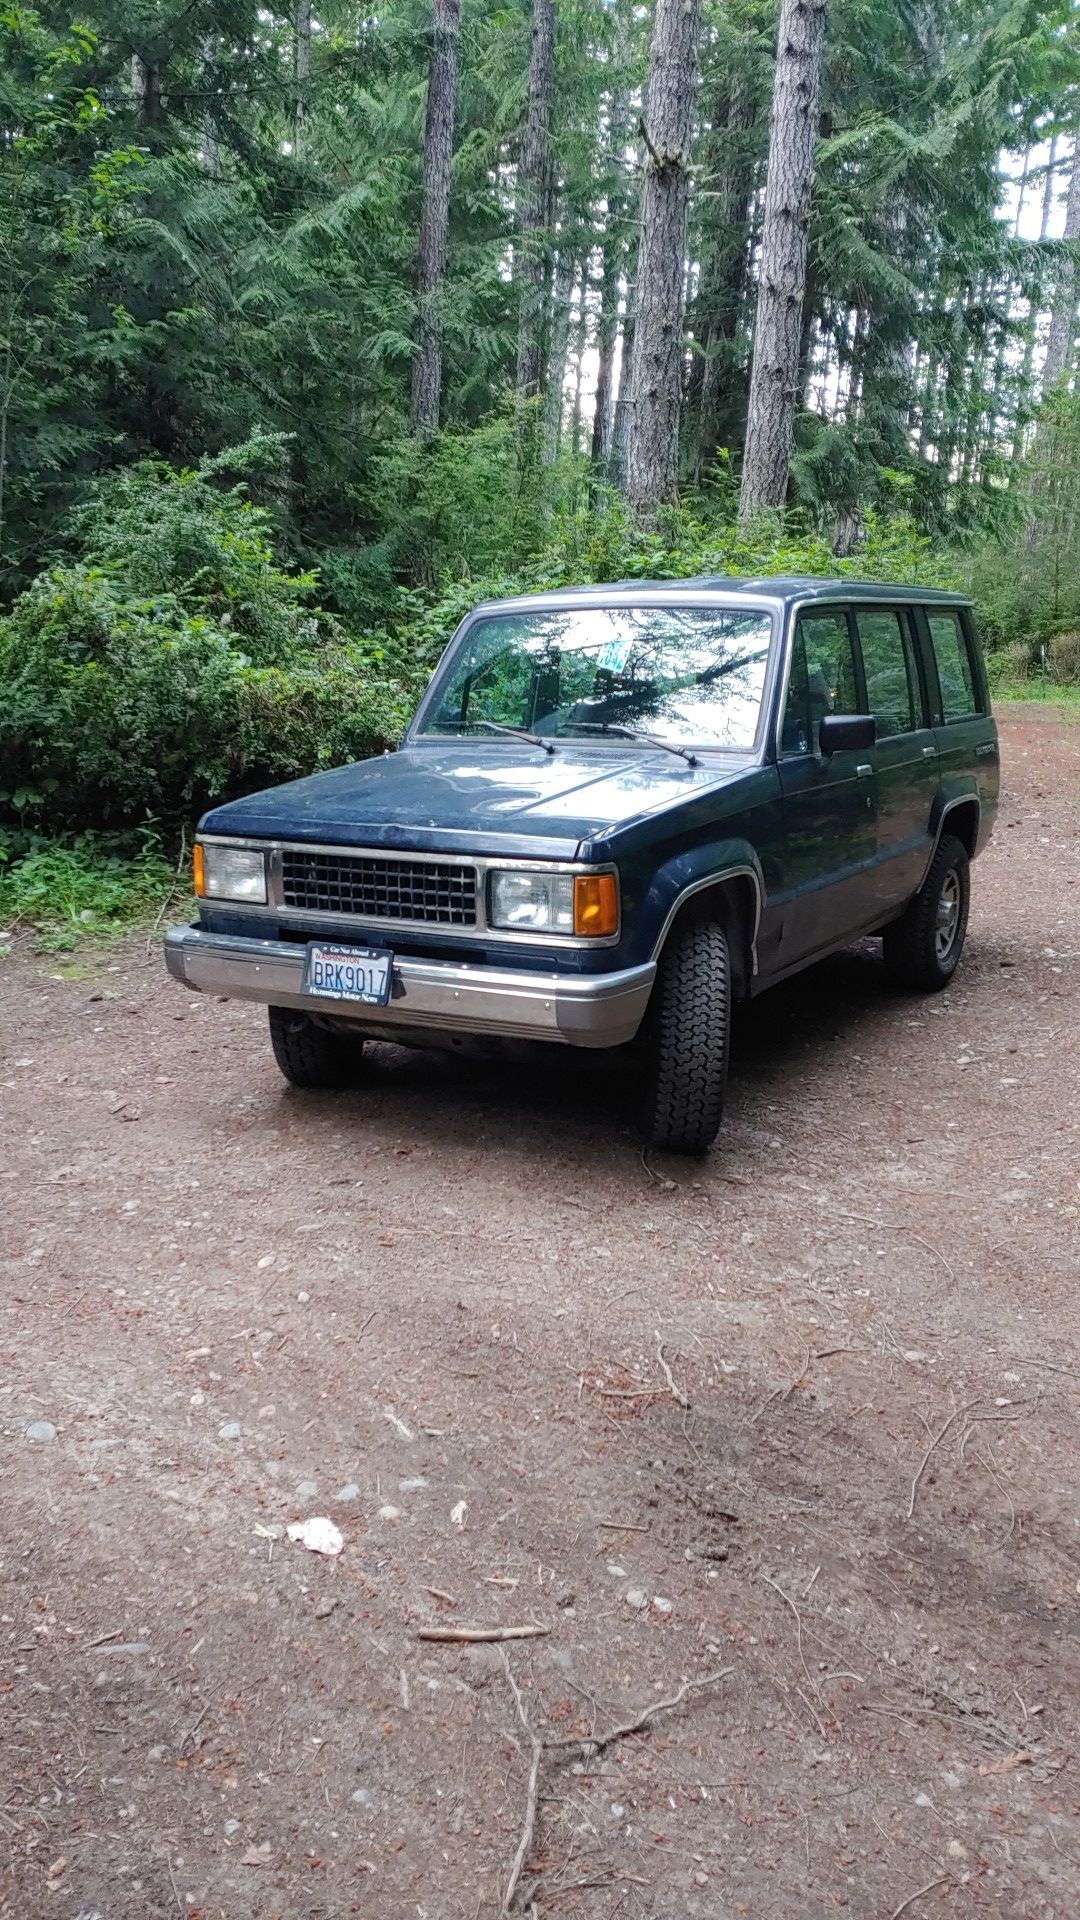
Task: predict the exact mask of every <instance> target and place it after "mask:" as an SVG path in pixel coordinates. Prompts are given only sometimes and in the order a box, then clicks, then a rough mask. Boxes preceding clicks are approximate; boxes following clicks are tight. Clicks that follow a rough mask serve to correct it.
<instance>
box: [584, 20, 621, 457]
mask: <svg viewBox="0 0 1080 1920" xmlns="http://www.w3.org/2000/svg"><path fill="white" fill-rule="evenodd" d="M611 58H612V65H613V67H614V69H615V82H614V85H613V87H612V91H611V95H610V99H609V102H608V135H607V149H608V153H607V163H608V168H609V174H610V180H609V186H608V194H607V205H606V208H605V211H604V237H603V240H602V242H601V248H600V305H599V311H598V314H597V321H596V355H597V364H596V405H595V408H594V411H593V427H592V458H593V461H594V462H595V464H596V465H597V466H598V467H604V466H606V464H607V462H608V460H609V459H610V457H611V439H612V429H613V426H614V419H615V387H614V378H613V376H614V372H615V343H616V341H617V339H618V335H619V280H620V276H621V271H622V266H623V261H624V259H625V256H626V231H625V221H626V183H625V176H624V171H623V169H624V153H625V148H626V142H627V134H628V129H627V93H626V68H627V62H628V59H629V9H628V6H627V5H626V3H625V0H624V3H623V4H622V5H621V6H618V7H617V8H616V12H615V28H614V36H613V43H612V55H611Z"/></svg>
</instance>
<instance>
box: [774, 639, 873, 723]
mask: <svg viewBox="0 0 1080 1920" xmlns="http://www.w3.org/2000/svg"><path fill="white" fill-rule="evenodd" d="M858 711H859V699H858V692H857V682H856V678H855V656H854V654H853V653H852V649H851V634H850V632H849V630H848V623H847V615H846V614H845V613H827V612H825V611H824V609H823V610H822V612H821V613H803V614H800V615H799V619H798V621H797V623H796V626H795V644H794V647H793V648H792V654H791V677H790V679H789V681H788V692H787V701H786V703H785V706H784V731H783V735H782V738H781V747H782V749H783V751H784V753H814V752H815V751H816V749H817V743H818V728H819V727H820V725H821V722H822V720H823V719H824V718H825V715H826V714H827V713H858Z"/></svg>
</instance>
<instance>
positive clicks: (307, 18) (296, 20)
mask: <svg viewBox="0 0 1080 1920" xmlns="http://www.w3.org/2000/svg"><path fill="white" fill-rule="evenodd" d="M310 76H311V0H296V12H295V14H294V16H293V152H294V153H295V152H297V151H298V149H299V146H300V142H301V139H302V138H303V130H304V116H305V114H306V113H307V92H308V80H309V78H310Z"/></svg>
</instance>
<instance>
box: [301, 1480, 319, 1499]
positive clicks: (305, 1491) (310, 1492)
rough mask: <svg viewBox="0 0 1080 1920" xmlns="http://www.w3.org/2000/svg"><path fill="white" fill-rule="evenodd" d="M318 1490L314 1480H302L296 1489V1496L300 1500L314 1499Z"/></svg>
mask: <svg viewBox="0 0 1080 1920" xmlns="http://www.w3.org/2000/svg"><path fill="white" fill-rule="evenodd" d="M318 1491H319V1489H318V1487H317V1486H316V1485H315V1482H314V1480H301V1482H300V1484H299V1486H298V1487H297V1489H296V1497H297V1499H298V1500H314V1498H315V1495H316V1494H317V1493H318Z"/></svg>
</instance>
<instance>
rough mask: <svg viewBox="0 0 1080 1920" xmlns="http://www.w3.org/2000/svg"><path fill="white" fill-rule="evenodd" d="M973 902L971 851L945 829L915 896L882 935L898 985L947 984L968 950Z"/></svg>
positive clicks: (925, 987)
mask: <svg viewBox="0 0 1080 1920" xmlns="http://www.w3.org/2000/svg"><path fill="white" fill-rule="evenodd" d="M970 901H971V866H970V862H969V860H968V856H967V849H966V848H965V847H964V846H963V845H962V844H961V842H960V841H959V840H957V839H956V837H955V836H954V835H953V834H951V833H947V834H945V835H943V837H942V838H941V840H939V842H938V848H937V852H936V853H935V855H934V858H933V860H932V861H931V863H930V871H929V873H928V874H927V876H926V879H925V880H924V881H923V884H922V886H921V887H920V888H919V891H918V893H917V894H916V895H915V898H914V899H913V900H911V901H909V903H908V905H907V907H906V908H905V910H904V912H903V913H902V914H901V916H900V919H899V920H896V921H894V922H893V924H892V926H891V927H886V929H885V932H884V934H883V936H882V947H883V949H884V954H885V965H886V967H887V968H888V971H889V976H890V978H891V979H893V980H894V981H895V982H896V984H897V986H901V987H910V988H912V989H913V990H914V991H915V992H916V993H939V992H940V991H941V989H942V987H947V986H948V984H949V981H950V980H951V979H952V977H953V974H954V973H955V972H956V969H957V967H958V966H959V964H960V955H961V953H962V952H963V949H964V936H965V934H966V933H967V923H968V907H969V905H970Z"/></svg>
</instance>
